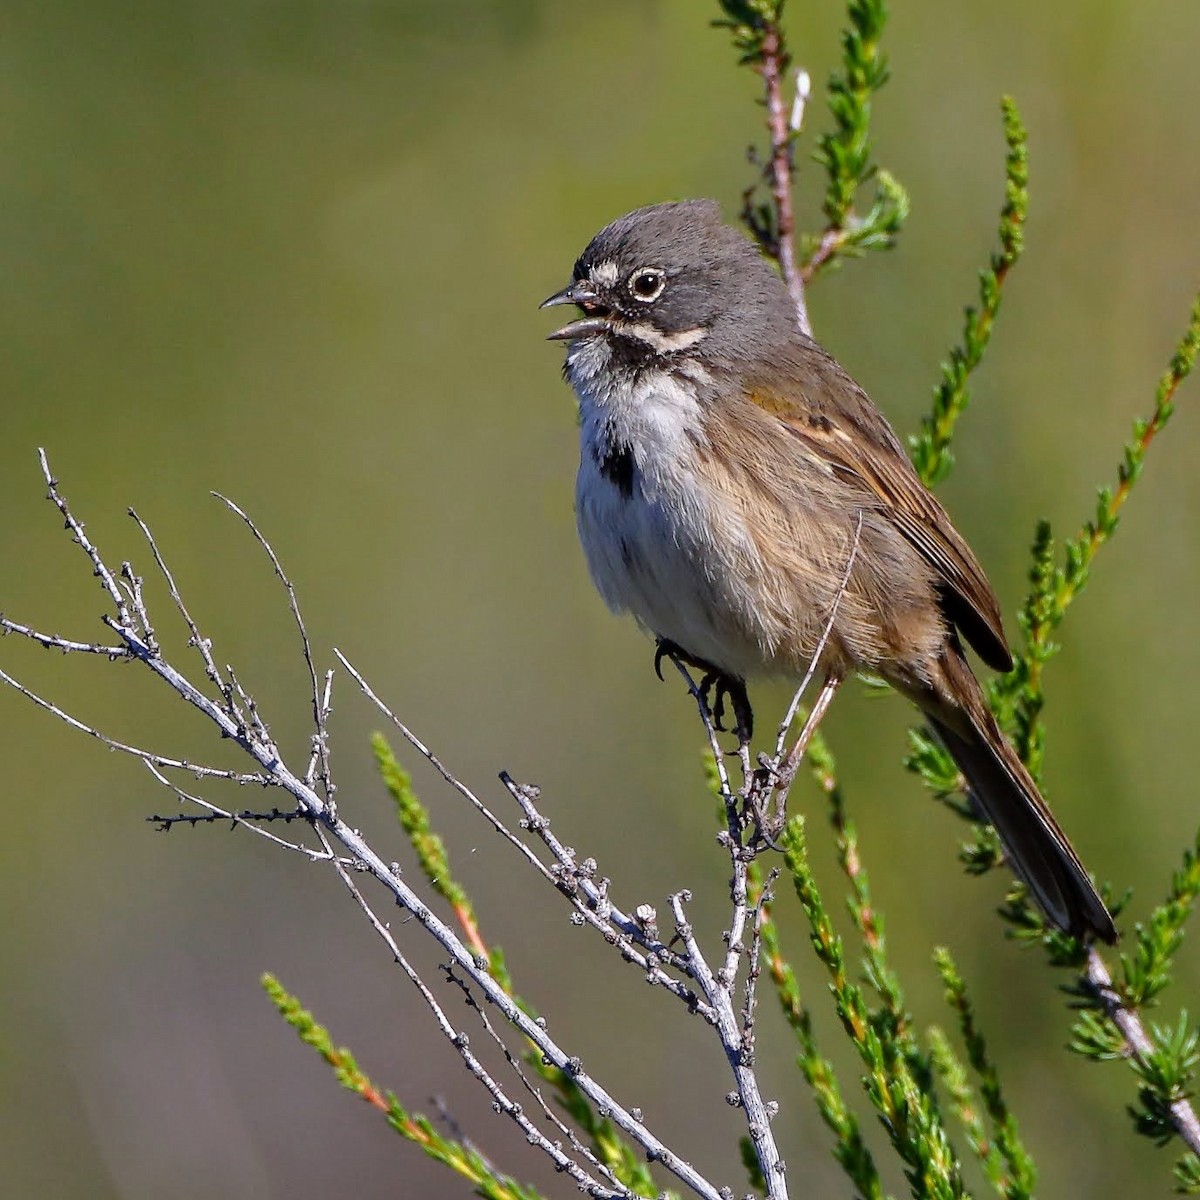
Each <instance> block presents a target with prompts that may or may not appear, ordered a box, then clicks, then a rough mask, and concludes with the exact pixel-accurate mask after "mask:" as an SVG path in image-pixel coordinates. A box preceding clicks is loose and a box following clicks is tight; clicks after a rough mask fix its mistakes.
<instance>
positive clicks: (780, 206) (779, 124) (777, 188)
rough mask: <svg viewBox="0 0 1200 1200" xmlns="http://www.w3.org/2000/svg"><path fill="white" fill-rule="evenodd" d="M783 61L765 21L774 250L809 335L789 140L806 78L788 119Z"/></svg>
mask: <svg viewBox="0 0 1200 1200" xmlns="http://www.w3.org/2000/svg"><path fill="white" fill-rule="evenodd" d="M786 61H787V55H786V50H785V48H784V43H783V33H782V31H781V30H780V28H779V26H778V25H776V24H775V23H774V22H769V23H768V26H767V29H766V32H765V34H764V36H763V43H762V58H761V61H760V65H759V72H760V74H761V75H762V79H763V90H764V91H765V93H766V104H767V130H768V132H769V133H770V136H771V158H770V161H769V163H768V166H767V171H768V175H769V178H770V181H771V200H772V203H773V204H774V205H775V221H776V225H775V231H776V246H775V253H776V257H777V258H778V261H779V270H780V273H781V274H782V275H783V281H784V283H786V284H787V289H788V293H789V294H790V295H791V297H792V303H793V304H794V305H795V306H796V324H797V325H799V326H800V328H801V330H802V331H803V332H804V333H806V334H808V335H809V336H810V337H811V336H812V326H811V325H810V324H809V319H808V305H807V302H806V301H805V297H804V280H803V278H802V277H801V274H800V268H799V266H798V264H797V262H796V219H795V216H794V215H793V212H792V176H793V174H794V171H795V163H794V160H793V155H792V142H793V141H794V139H795V136H796V131H797V130H798V129H799V122H800V121H801V120H803V117H804V104H803V102H802V101H801V100H800V94H801V92H800V80H801V78H804V79H807V75H803V76H799V75H798V76H797V89H796V102H795V103H794V104H793V106H792V110H791V114H790V116H791V119H789V112H788V106H787V104H786V103H785V101H784V98H783V81H784V78H785V67H786ZM797 108H798V109H799V113H798V115H797Z"/></svg>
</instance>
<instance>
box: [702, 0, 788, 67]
mask: <svg viewBox="0 0 1200 1200" xmlns="http://www.w3.org/2000/svg"><path fill="white" fill-rule="evenodd" d="M783 3H784V0H718V4H719V6H720V9H721V12H722V13H723V14H724V15H723V16H722V17H719V18H718V19H717V20H715V21H713V27H714V28H716V29H728V30H729V32H730V35H731V37H732V39H733V48H734V49H735V50H736V51H737V52H738V54H739V55H740V57H739V59H738V63H739V65H740V66H758V65H760V64H761V63H762V58H763V54H764V52H765V50H766V49H767V40H768V38H769V37H771V36H773V35H774V34H775V33H776V32H777V31H778V29H779V24H780V21H781V20H782V18H783ZM790 62H791V60H790V58H788V56H787V54H786V53H782V55H781V67H782V69H783V70H787V67H788V65H789V64H790Z"/></svg>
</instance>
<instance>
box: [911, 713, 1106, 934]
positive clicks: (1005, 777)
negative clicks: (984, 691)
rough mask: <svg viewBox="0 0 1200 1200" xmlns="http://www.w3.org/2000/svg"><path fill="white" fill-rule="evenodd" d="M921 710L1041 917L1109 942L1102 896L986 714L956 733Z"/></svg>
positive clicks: (1021, 764)
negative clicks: (1037, 904)
mask: <svg viewBox="0 0 1200 1200" xmlns="http://www.w3.org/2000/svg"><path fill="white" fill-rule="evenodd" d="M960 712H961V710H960ZM927 715H928V716H929V717H930V720H931V722H932V724H933V727H934V729H935V730H936V731H937V734H938V736H939V737H940V738H941V739H942V742H943V743H944V744H945V746H946V749H947V750H949V751H950V754H951V755H952V756H953V758H954V761H955V762H956V763H958V766H959V768H960V770H961V771H962V773H963V774H964V775H965V776H966V777H967V782H968V783H969V784H970V785H971V791H972V793H973V794H974V796H975V799H976V801H977V802H978V804H979V807H980V808H981V809H982V810H983V814H984V816H986V817H987V819H988V820H989V821H990V822H991V823H992V825H993V826H994V827H995V829H996V832H997V833H998V834H999V835H1000V840H1001V842H1003V843H1004V849H1005V851H1006V852H1007V854H1008V858H1009V862H1010V863H1011V865H1012V867H1013V869H1014V870H1015V871H1016V873H1017V875H1018V876H1019V877H1020V878H1021V879H1022V880H1023V881H1024V882H1025V883H1026V884H1027V885H1028V886H1029V889H1030V891H1032V892H1033V894H1034V896H1036V897H1037V900H1038V903H1039V904H1040V905H1041V906H1042V908H1043V910H1044V911H1045V913H1046V916H1047V917H1049V918H1050V920H1051V922H1052V923H1053V924H1055V925H1057V926H1058V927H1059V928H1060V929H1063V930H1065V931H1066V932H1067V933H1070V934H1072V935H1073V936H1075V937H1085V936H1088V935H1091V936H1094V937H1098V938H1100V939H1101V941H1105V942H1108V943H1110V944H1111V943H1113V942H1115V941H1116V940H1117V930H1116V927H1115V926H1114V925H1113V920H1112V917H1111V916H1110V915H1109V912H1108V909H1107V908H1105V906H1104V901H1103V900H1101V899H1100V894H1099V893H1098V892H1097V891H1096V889H1095V887H1094V886H1093V884H1092V881H1091V880H1090V879H1089V878H1088V874H1087V872H1086V871H1085V870H1084V869H1083V864H1082V863H1081V862H1080V861H1079V856H1078V855H1077V854H1076V853H1075V851H1074V849H1073V848H1072V846H1071V843H1070V842H1069V841H1067V835H1066V834H1065V833H1063V831H1062V830H1061V829H1060V828H1059V827H1058V822H1057V821H1055V819H1054V817H1053V815H1052V814H1051V812H1050V810H1049V808H1048V807H1047V806H1046V802H1045V801H1044V800H1043V799H1042V797H1041V795H1040V793H1039V792H1038V790H1037V785H1036V784H1035V783H1034V782H1033V779H1032V778H1031V777H1030V775H1029V772H1028V771H1027V770H1026V769H1025V766H1024V764H1023V763H1022V762H1021V760H1020V759H1019V758H1018V757H1017V754H1016V751H1014V750H1013V748H1012V747H1011V746H1010V745H1009V744H1008V743H1007V742H1006V741H1005V740H1004V735H1003V734H1002V733H1001V732H1000V730H999V729H998V728H997V726H996V724H995V722H994V721H993V720H992V719H991V716H990V714H989V715H988V716H987V717H975V718H968V719H967V720H965V721H963V722H962V725H961V726H960V730H959V731H958V732H955V731H954V730H952V729H949V728H947V727H946V725H945V724H943V723H942V722H941V721H939V720H938V719H937V718H936V717H934V716H933V714H931V713H928V712H927ZM962 715H963V716H964V717H965V716H966V714H965V713H963V714H962ZM957 723H958V722H956V724H957ZM981 726H983V727H982V728H981Z"/></svg>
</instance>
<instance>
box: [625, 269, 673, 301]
mask: <svg viewBox="0 0 1200 1200" xmlns="http://www.w3.org/2000/svg"><path fill="white" fill-rule="evenodd" d="M666 282H667V277H666V276H665V275H664V274H663V273H662V272H661V271H660V270H659V269H658V268H657V267H642V268H641V269H640V270H637V271H634V273H633V274H632V275H630V277H629V291H630V294H631V295H632V296H633V298H634V299H635V300H641V301H642V302H643V303H644V304H649V303H650V301H651V300H657V299H658V297H659V295H660V294H661V292H662V290H663V288H664V287H665V286H666Z"/></svg>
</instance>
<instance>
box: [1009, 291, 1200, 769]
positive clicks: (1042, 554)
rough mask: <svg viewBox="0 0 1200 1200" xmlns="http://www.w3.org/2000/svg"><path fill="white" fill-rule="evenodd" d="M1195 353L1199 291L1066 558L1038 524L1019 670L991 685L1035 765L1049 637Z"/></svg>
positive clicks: (1111, 527)
mask: <svg viewBox="0 0 1200 1200" xmlns="http://www.w3.org/2000/svg"><path fill="white" fill-rule="evenodd" d="M1198 355H1200V296H1197V298H1196V300H1195V303H1194V304H1193V306H1192V310H1191V314H1190V317H1189V320H1188V325H1187V328H1186V329H1185V331H1184V334H1183V337H1182V338H1181V339H1180V341H1179V343H1178V345H1177V346H1176V347H1175V351H1174V353H1173V354H1172V356H1171V361H1170V363H1169V364H1168V366H1167V369H1166V371H1164V373H1163V375H1162V377H1161V378H1160V379H1159V382H1158V387H1157V388H1156V389H1155V394H1154V407H1153V409H1152V411H1151V413H1150V415H1149V416H1148V417H1139V418H1138V419H1137V420H1136V421H1135V422H1134V424H1133V437H1132V438H1131V440H1130V441H1129V442H1128V443H1126V445H1125V447H1124V450H1123V452H1122V457H1121V462H1120V464H1119V466H1118V468H1117V482H1116V486H1115V487H1102V488H1101V489H1100V491H1099V493H1098V495H1097V498H1096V508H1095V512H1094V514H1093V516H1092V517H1091V518H1090V519H1089V520H1088V521H1086V522H1084V525H1083V528H1082V529H1081V530H1080V532H1079V533H1078V534H1077V535H1076V536H1075V537H1073V538H1068V539H1067V540H1066V542H1065V543H1064V544H1063V550H1062V561H1061V563H1060V562H1059V561H1058V560H1057V557H1056V555H1055V548H1054V541H1053V538H1052V536H1051V530H1050V526H1049V524H1048V523H1047V522H1042V523H1041V524H1039V526H1038V530H1037V535H1036V537H1035V539H1034V546H1033V568H1032V570H1031V572H1030V583H1031V584H1032V587H1031V590H1030V594H1029V597H1028V599H1027V600H1026V601H1025V604H1024V605H1023V607H1022V609H1021V614H1020V625H1021V631H1022V634H1023V635H1024V643H1025V644H1024V647H1023V648H1022V651H1021V653H1020V654H1019V655H1018V656H1017V662H1016V666H1015V668H1014V670H1013V671H1012V672H1011V673H1010V674H1009V675H1007V676H1004V677H1003V678H1002V679H1000V680H998V681H997V683H996V685H995V688H994V691H993V703H994V706H995V708H996V710H997V712H998V714H999V715H1000V716H1001V718H1003V719H1005V720H1006V721H1007V724H1008V727H1009V728H1011V729H1012V730H1013V731H1014V734H1015V736H1016V737H1017V748H1018V750H1019V751H1021V753H1022V756H1023V757H1025V758H1026V761H1027V762H1030V763H1031V764H1032V766H1033V767H1035V768H1036V767H1038V766H1040V762H1041V755H1042V751H1043V748H1044V744H1045V730H1044V729H1043V726H1042V710H1043V708H1044V707H1045V691H1044V685H1043V682H1042V676H1043V671H1044V668H1045V666H1046V663H1047V662H1048V661H1049V660H1050V659H1051V658H1052V657H1053V656H1054V654H1055V653H1056V652H1057V650H1058V646H1057V645H1056V644H1055V643H1054V642H1053V641H1052V640H1051V637H1052V635H1053V634H1054V632H1055V630H1057V628H1058V627H1059V625H1060V624H1061V623H1062V621H1063V618H1064V617H1065V616H1066V613H1067V609H1068V608H1069V607H1070V606H1071V604H1072V603H1073V602H1074V600H1075V598H1076V597H1077V596H1078V595H1079V594H1080V592H1082V591H1083V589H1084V587H1085V586H1086V585H1087V582H1088V580H1089V578H1090V575H1091V567H1092V563H1093V561H1094V559H1095V557H1096V554H1097V553H1098V552H1099V550H1100V548H1101V547H1102V546H1103V545H1104V544H1105V543H1106V542H1107V541H1108V540H1109V538H1111V537H1112V535H1113V534H1114V533H1115V532H1116V529H1117V525H1118V522H1119V520H1120V514H1121V509H1122V508H1123V506H1124V504H1125V502H1126V500H1128V499H1129V495H1130V493H1131V491H1132V489H1133V487H1134V485H1135V484H1136V483H1137V481H1138V479H1139V478H1140V477H1141V473H1142V468H1143V466H1144V465H1145V460H1146V454H1147V452H1148V451H1149V449H1150V446H1151V444H1152V443H1153V441H1154V439H1155V438H1156V437H1157V436H1158V434H1159V433H1161V432H1162V430H1163V429H1164V428H1165V427H1166V425H1167V422H1168V421H1169V420H1170V419H1171V415H1172V413H1173V412H1174V409H1175V405H1174V400H1175V393H1176V392H1177V390H1178V389H1179V385H1180V384H1181V383H1182V382H1183V381H1184V380H1185V379H1186V378H1187V377H1188V375H1189V374H1190V373H1191V371H1192V368H1193V367H1194V366H1195V364H1196V358H1197V356H1198Z"/></svg>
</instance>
